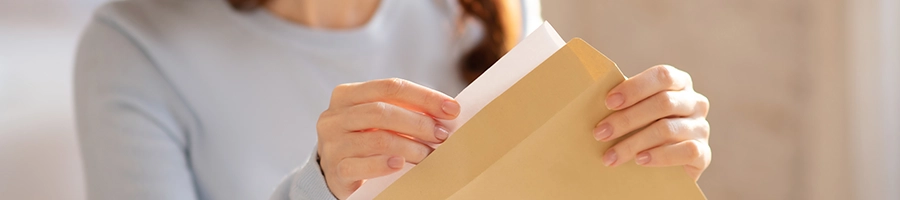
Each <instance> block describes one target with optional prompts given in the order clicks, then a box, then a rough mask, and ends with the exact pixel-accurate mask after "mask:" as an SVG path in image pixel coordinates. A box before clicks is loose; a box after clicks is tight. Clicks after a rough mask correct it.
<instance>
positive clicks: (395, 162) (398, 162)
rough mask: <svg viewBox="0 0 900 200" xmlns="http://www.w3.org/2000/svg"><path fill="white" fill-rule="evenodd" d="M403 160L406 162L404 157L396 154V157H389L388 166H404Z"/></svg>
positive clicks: (397, 167)
mask: <svg viewBox="0 0 900 200" xmlns="http://www.w3.org/2000/svg"><path fill="white" fill-rule="evenodd" d="M403 162H404V161H403V158H401V157H397V156H394V157H391V158H388V162H387V164H388V167H390V168H394V169H400V168H403Z"/></svg>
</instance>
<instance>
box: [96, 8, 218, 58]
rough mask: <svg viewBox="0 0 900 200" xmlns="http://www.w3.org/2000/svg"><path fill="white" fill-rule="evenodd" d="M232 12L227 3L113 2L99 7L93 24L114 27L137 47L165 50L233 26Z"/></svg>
mask: <svg viewBox="0 0 900 200" xmlns="http://www.w3.org/2000/svg"><path fill="white" fill-rule="evenodd" d="M233 12H234V11H233V10H231V8H230V7H228V6H227V3H226V2H225V1H224V0H127V1H114V2H110V3H107V4H105V5H103V6H101V7H100V8H98V9H97V10H96V11H95V13H94V16H93V19H92V22H91V23H94V24H101V25H103V26H108V27H111V28H112V29H114V30H116V31H117V32H119V33H120V34H122V35H124V36H126V37H128V38H129V39H130V40H131V41H132V42H134V43H135V45H138V46H145V45H152V46H159V47H166V45H177V44H181V43H182V42H185V41H196V39H202V38H203V36H204V35H208V34H210V33H216V32H222V30H220V29H223V28H226V29H227V28H228V27H234V26H233V23H234V22H233V20H232V19H233V18H234V13H233ZM88 28H90V26H89V27H88ZM88 33H89V30H87V31H86V32H85V34H88Z"/></svg>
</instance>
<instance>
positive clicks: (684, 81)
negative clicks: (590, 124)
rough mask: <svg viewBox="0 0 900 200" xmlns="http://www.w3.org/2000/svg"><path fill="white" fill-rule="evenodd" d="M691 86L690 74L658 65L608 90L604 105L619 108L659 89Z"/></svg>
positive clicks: (614, 108) (668, 89) (627, 105)
mask: <svg viewBox="0 0 900 200" xmlns="http://www.w3.org/2000/svg"><path fill="white" fill-rule="evenodd" d="M689 87H691V76H690V75H689V74H688V73H686V72H684V71H681V70H678V69H676V68H675V67H672V66H668V65H658V66H654V67H651V68H650V69H647V70H645V71H644V72H641V73H640V74H638V75H636V76H634V77H631V78H629V79H628V80H625V81H623V82H622V83H620V84H619V85H618V86H616V87H615V88H613V89H612V90H610V91H609V94H608V95H607V96H606V107H607V108H609V109H611V110H619V109H622V108H627V107H629V106H631V105H634V104H635V103H637V102H640V101H641V100H643V99H645V98H647V97H649V96H650V95H653V94H656V93H659V92H661V91H674V90H682V89H685V88H689Z"/></svg>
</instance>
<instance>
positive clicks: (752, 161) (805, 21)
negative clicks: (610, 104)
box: [543, 0, 852, 200]
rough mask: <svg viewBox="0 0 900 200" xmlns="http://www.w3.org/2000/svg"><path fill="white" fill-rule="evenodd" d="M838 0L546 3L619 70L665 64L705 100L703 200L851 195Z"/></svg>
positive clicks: (566, 31) (559, 23) (568, 30)
mask: <svg viewBox="0 0 900 200" xmlns="http://www.w3.org/2000/svg"><path fill="white" fill-rule="evenodd" d="M841 2H842V1H838V0H788V1H785V0H753V1H749V0H747V1H722V0H698V1H676V0H633V1H608V0H599V1H597V0H552V1H550V0H547V1H544V2H543V5H544V7H543V12H544V17H545V19H546V20H548V21H550V22H551V23H552V24H553V25H554V27H555V28H556V29H557V30H558V31H559V32H560V33H561V34H562V35H563V37H564V38H571V37H576V36H577V37H582V38H584V39H585V40H587V41H588V42H589V43H591V44H592V45H594V46H595V47H596V48H597V49H599V50H600V51H602V52H603V53H605V54H606V55H607V56H609V57H610V58H612V59H613V60H614V61H616V62H617V64H618V65H619V67H621V68H622V69H623V70H624V72H625V74H626V75H629V76H630V75H634V74H637V73H638V72H640V71H641V70H642V69H645V68H647V67H650V66H652V65H655V64H661V63H666V64H671V65H674V66H676V67H678V68H681V69H683V70H685V71H688V72H690V73H691V74H692V75H693V78H694V82H695V84H696V86H695V88H696V90H697V91H699V92H701V93H703V94H705V95H707V96H708V97H709V99H710V100H711V103H712V110H711V112H710V116H709V121H710V123H711V124H712V130H713V135H712V137H711V139H710V140H711V141H710V143H711V144H710V145H711V146H712V149H713V152H714V156H713V163H712V165H711V166H710V168H709V169H708V170H707V171H706V172H705V173H704V175H703V177H702V178H701V180H700V181H699V184H700V186H701V187H702V188H703V190H704V191H705V193H706V194H707V196H708V197H709V199H730V200H741V199H748V200H749V199H769V200H778V199H785V200H786V199H849V198H851V196H850V195H851V190H852V189H851V188H850V187H849V186H852V185H850V183H849V181H850V179H849V176H848V175H847V174H848V168H847V166H846V165H847V164H844V163H845V162H844V161H846V157H847V153H845V152H846V150H845V149H844V148H846V147H844V146H843V145H842V141H843V140H844V139H846V138H844V137H845V134H844V133H846V132H847V129H848V127H847V126H846V125H845V124H846V123H845V120H846V117H845V116H846V115H847V109H846V108H845V107H846V104H847V103H846V102H847V97H846V90H847V89H846V86H845V85H846V81H847V80H846V79H847V78H846V76H844V72H846V65H845V64H844V62H845V57H844V56H842V55H843V50H842V49H843V44H844V43H845V41H844V40H845V37H844V33H843V32H844V29H845V28H844V26H843V21H842V20H843V19H844V10H842V9H843V8H842V6H841V4H840V3H841Z"/></svg>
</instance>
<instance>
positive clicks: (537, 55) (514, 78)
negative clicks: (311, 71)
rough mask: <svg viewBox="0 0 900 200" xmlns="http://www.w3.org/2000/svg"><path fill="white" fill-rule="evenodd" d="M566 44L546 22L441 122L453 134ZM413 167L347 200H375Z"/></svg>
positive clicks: (462, 97)
mask: <svg viewBox="0 0 900 200" xmlns="http://www.w3.org/2000/svg"><path fill="white" fill-rule="evenodd" d="M565 44H566V42H565V41H564V40H563V39H562V37H561V36H560V35H559V33H557V32H556V29H554V28H553V26H552V25H550V23H549V22H547V21H544V23H543V24H541V26H539V27H538V28H537V29H535V30H534V31H532V32H531V33H530V34H528V36H526V37H525V38H524V39H522V41H521V42H519V44H517V45H516V46H515V47H513V48H512V49H510V51H509V52H508V53H507V54H506V55H504V56H503V57H501V58H500V59H499V60H497V62H496V63H494V65H492V66H491V67H490V68H488V70H487V71H485V72H484V73H483V74H482V75H481V76H479V77H478V78H477V79H475V81H473V82H472V83H471V84H469V86H467V87H466V88H465V89H463V90H462V91H461V92H460V93H459V95H457V96H456V101H457V102H459V104H460V108H461V109H460V114H459V115H458V116H457V117H456V119H454V120H440V121H441V123H442V124H443V125H444V126H446V127H447V128H448V129H449V131H450V132H451V134H452V133H453V132H455V131H456V130H457V129H459V127H461V126H462V125H463V124H465V123H466V122H467V121H469V119H471V118H472V117H473V116H475V114H476V113H478V111H480V110H481V109H482V108H484V106H487V104H488V103H490V102H491V101H493V100H494V99H495V98H497V96H500V94H502V93H503V92H504V91H506V90H507V89H509V88H510V87H512V85H514V84H515V83H516V82H518V81H519V79H522V77H525V75H527V74H528V73H529V72H531V70H533V69H534V68H536V67H537V66H538V65H540V64H541V63H542V62H544V60H547V58H549V57H550V56H552V55H553V53H556V51H558V50H559V49H560V48H562V47H563V46H565ZM523 62H524V63H523ZM523 66H524V67H523ZM413 167H415V165H413V164H410V163H406V164H405V165H403V169H401V170H400V171H397V172H395V173H392V174H389V175H386V176H382V177H378V178H373V179H369V180H367V181H366V182H365V183H363V184H362V185H361V186H360V187H359V188H358V189H357V190H356V191H355V192H353V193H352V194H350V196H349V197H347V200H371V199H374V198H375V197H376V196H378V194H380V193H381V192H382V191H384V190H385V189H387V187H388V186H390V185H391V184H393V183H394V182H395V181H397V180H398V179H400V177H402V176H403V175H404V174H406V172H408V171H409V170H410V169H412V168H413Z"/></svg>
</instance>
